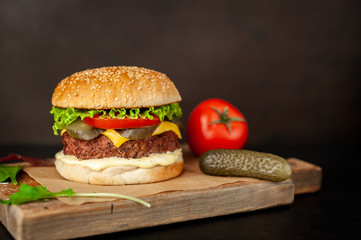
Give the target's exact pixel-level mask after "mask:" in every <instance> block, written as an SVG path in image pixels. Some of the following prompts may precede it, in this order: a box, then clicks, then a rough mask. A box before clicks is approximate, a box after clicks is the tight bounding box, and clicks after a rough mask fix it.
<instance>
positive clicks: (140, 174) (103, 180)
mask: <svg viewBox="0 0 361 240" xmlns="http://www.w3.org/2000/svg"><path fill="white" fill-rule="evenodd" d="M170 153H171V154H172V155H173V156H174V157H176V159H174V162H173V163H172V164H170V165H166V166H161V165H157V166H154V167H150V168H141V167H136V166H112V167H106V168H104V169H102V170H94V169H91V168H89V167H87V166H86V164H84V163H85V162H86V161H92V160H77V161H79V162H81V163H82V164H81V165H76V164H68V163H67V161H64V160H63V159H66V157H67V156H69V155H63V156H62V158H59V157H57V155H58V154H59V153H58V154H57V155H56V156H55V158H56V161H55V167H56V170H57V171H58V172H59V173H60V175H61V176H63V177H64V178H66V179H68V180H70V181H74V182H82V183H89V184H94V185H128V184H142V183H152V182H160V181H164V180H168V179H171V178H175V177H177V176H179V175H180V174H181V173H182V170H183V156H182V151H181V150H180V149H177V150H176V151H174V152H170ZM170 153H156V154H157V157H159V158H163V157H169V156H167V154H170ZM173 156H172V157H173ZM69 158H71V159H72V161H74V160H73V159H74V158H75V157H74V156H69ZM153 158H154V156H153ZM101 160H102V161H107V159H106V158H104V159H101ZM137 160H142V158H141V159H137Z"/></svg>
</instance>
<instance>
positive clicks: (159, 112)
mask: <svg viewBox="0 0 361 240" xmlns="http://www.w3.org/2000/svg"><path fill="white" fill-rule="evenodd" d="M50 113H51V114H53V115H54V125H53V130H54V134H55V135H58V130H62V129H64V128H65V127H66V126H67V125H69V124H70V123H72V122H74V121H75V120H76V119H78V118H80V119H81V120H83V119H84V118H85V117H93V116H94V115H96V114H100V115H101V116H100V118H105V117H111V118H118V119H124V118H125V117H128V118H132V119H137V118H138V117H140V118H149V119H153V116H152V115H156V116H158V117H159V119H160V120H161V121H163V120H164V119H165V118H168V120H172V119H173V117H174V116H175V117H181V116H182V109H181V108H180V106H179V103H172V104H168V105H164V106H160V107H150V108H133V109H125V108H121V109H114V108H113V109H111V110H86V109H76V108H58V107H54V106H53V108H52V109H51V111H50Z"/></svg>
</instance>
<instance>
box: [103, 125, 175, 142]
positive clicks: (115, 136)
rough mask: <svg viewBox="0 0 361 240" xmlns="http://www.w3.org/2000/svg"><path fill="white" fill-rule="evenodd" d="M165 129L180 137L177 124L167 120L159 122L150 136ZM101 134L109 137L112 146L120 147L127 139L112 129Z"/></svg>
mask: <svg viewBox="0 0 361 240" xmlns="http://www.w3.org/2000/svg"><path fill="white" fill-rule="evenodd" d="M167 131H172V132H174V133H175V134H176V135H177V136H178V138H180V139H182V135H181V133H180V131H179V128H178V126H177V124H174V123H171V122H168V121H163V122H161V123H160V125H159V126H158V127H157V128H156V129H155V131H154V132H153V134H152V136H154V135H159V134H162V133H164V132H167ZM102 134H103V135H105V136H107V137H108V138H109V139H110V141H112V142H113V144H114V146H116V147H120V146H121V145H122V144H123V143H125V142H126V141H129V139H128V138H125V137H122V135H120V134H119V133H118V132H117V131H115V130H114V129H107V130H106V131H104V132H103V133H102Z"/></svg>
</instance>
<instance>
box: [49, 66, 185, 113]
mask: <svg viewBox="0 0 361 240" xmlns="http://www.w3.org/2000/svg"><path fill="white" fill-rule="evenodd" d="M181 100H182V98H181V96H180V95H179V92H178V90H177V88H176V87H175V85H174V83H173V82H172V81H171V80H170V79H169V78H168V77H167V76H166V75H165V74H163V73H160V72H157V71H154V70H149V69H146V68H139V67H124V66H120V67H102V68H95V69H88V70H85V71H82V72H78V73H75V74H73V75H71V76H69V77H67V78H65V79H63V80H62V81H61V82H60V83H59V84H58V86H57V87H56V88H55V90H54V93H53V97H52V100H51V102H52V104H53V106H55V107H60V108H68V107H73V108H82V109H112V108H141V107H152V106H161V105H165V104H170V103H174V102H180V101H181Z"/></svg>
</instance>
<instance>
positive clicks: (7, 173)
mask: <svg viewBox="0 0 361 240" xmlns="http://www.w3.org/2000/svg"><path fill="white" fill-rule="evenodd" d="M22 168H23V167H22V166H20V165H17V166H4V165H0V182H4V181H5V180H6V179H8V178H10V180H11V182H12V183H13V184H14V185H18V181H16V174H17V173H18V172H19V171H20V170H21V169H22Z"/></svg>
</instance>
